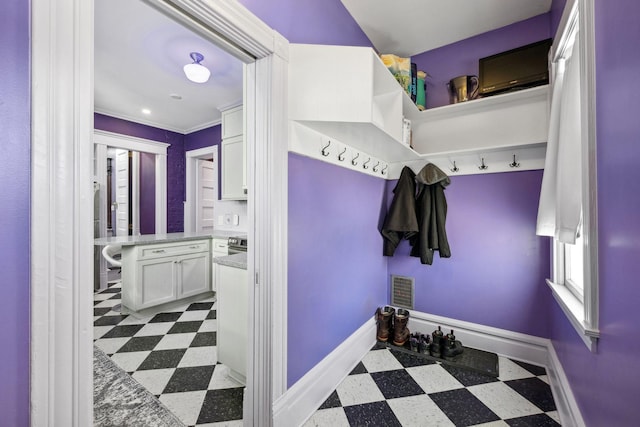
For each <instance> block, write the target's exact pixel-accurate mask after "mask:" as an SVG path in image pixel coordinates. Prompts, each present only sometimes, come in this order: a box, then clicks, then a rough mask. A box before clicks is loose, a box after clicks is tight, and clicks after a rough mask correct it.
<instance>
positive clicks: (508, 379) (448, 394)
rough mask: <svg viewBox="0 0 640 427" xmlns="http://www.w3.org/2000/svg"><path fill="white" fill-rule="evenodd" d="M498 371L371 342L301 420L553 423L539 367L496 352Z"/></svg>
mask: <svg viewBox="0 0 640 427" xmlns="http://www.w3.org/2000/svg"><path fill="white" fill-rule="evenodd" d="M498 361H499V372H500V376H499V377H498V378H495V377H491V376H487V375H484V374H480V373H477V372H475V371H472V370H469V369H464V368H458V367H453V366H449V365H445V364H441V363H439V362H435V361H433V360H427V359H424V358H421V357H419V356H415V355H411V354H406V353H402V352H399V351H393V350H392V349H391V350H390V349H387V348H383V347H381V346H375V347H374V348H373V349H372V350H371V351H370V352H369V353H368V354H367V355H366V356H365V357H364V359H363V360H362V362H361V363H360V364H358V366H356V368H355V369H354V370H353V371H352V372H351V374H350V375H349V376H347V378H345V379H344V381H343V382H342V383H341V384H340V385H339V386H338V388H337V389H336V390H335V391H334V392H333V393H332V394H331V396H329V398H328V399H327V400H326V401H325V402H324V403H323V404H322V406H321V407H320V408H319V409H318V410H317V411H316V412H315V414H314V415H313V416H312V417H311V419H309V421H307V423H306V424H305V427H309V426H331V427H342V426H345V427H346V426H416V427H430V426H443V427H444V426H479V425H482V426H485V427H499V426H503V427H506V426H529V427H542V426H558V425H560V424H559V422H560V420H559V416H558V413H557V411H556V407H555V403H554V401H553V396H552V394H551V388H550V387H549V384H548V378H547V376H546V371H545V369H544V368H542V367H539V366H534V365H530V364H527V363H523V362H518V361H514V360H510V359H507V358H504V357H499V359H498Z"/></svg>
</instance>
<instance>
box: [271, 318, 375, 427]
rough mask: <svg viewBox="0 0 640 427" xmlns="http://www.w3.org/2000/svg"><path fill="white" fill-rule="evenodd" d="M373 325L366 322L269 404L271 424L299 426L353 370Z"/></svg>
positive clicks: (368, 345) (366, 347)
mask: <svg viewBox="0 0 640 427" xmlns="http://www.w3.org/2000/svg"><path fill="white" fill-rule="evenodd" d="M375 336H376V322H375V320H374V319H373V317H372V318H371V319H369V320H367V321H366V322H365V323H364V324H363V325H362V326H361V327H360V328H358V329H357V330H356V331H355V332H354V333H353V334H351V336H349V337H348V338H347V339H346V340H344V341H343V342H342V343H341V344H340V345H339V346H338V347H336V348H335V349H334V350H333V351H332V352H331V353H329V354H328V355H327V356H326V357H325V358H324V359H322V360H321V361H320V362H319V363H318V364H317V365H316V366H314V367H313V368H312V369H311V370H310V371H309V372H307V373H306V374H305V375H304V376H303V377H302V378H300V379H299V380H298V381H297V382H296V383H295V384H294V385H292V386H291V387H290V388H289V390H287V392H286V393H285V394H284V395H282V397H280V399H278V400H277V401H276V402H275V403H274V405H273V420H274V422H273V424H274V425H276V426H278V427H296V426H301V425H303V424H304V423H305V421H307V420H308V419H309V417H311V416H312V415H313V413H314V412H315V411H316V410H317V409H318V407H319V406H320V405H322V403H323V402H324V401H325V400H326V399H327V398H328V397H329V395H330V394H331V393H332V392H333V390H335V389H336V387H338V385H339V384H340V383H341V382H342V380H344V379H345V378H346V377H347V375H349V373H350V372H351V371H352V370H353V368H355V367H356V365H357V364H358V363H359V362H360V361H361V360H362V358H363V357H364V356H365V355H366V354H367V353H368V352H369V351H370V350H371V348H372V347H373V345H374V344H375V342H376V339H375Z"/></svg>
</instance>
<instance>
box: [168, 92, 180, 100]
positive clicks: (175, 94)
mask: <svg viewBox="0 0 640 427" xmlns="http://www.w3.org/2000/svg"><path fill="white" fill-rule="evenodd" d="M169 97H170V98H173V99H178V100H180V99H182V95H178V94H177V93H172V94H171V95H169Z"/></svg>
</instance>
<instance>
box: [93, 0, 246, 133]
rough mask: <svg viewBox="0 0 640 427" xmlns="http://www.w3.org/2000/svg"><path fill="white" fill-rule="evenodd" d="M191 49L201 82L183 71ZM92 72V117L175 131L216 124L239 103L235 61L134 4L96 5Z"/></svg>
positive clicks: (109, 1)
mask: <svg viewBox="0 0 640 427" xmlns="http://www.w3.org/2000/svg"><path fill="white" fill-rule="evenodd" d="M193 51H197V52H200V53H202V54H203V55H204V60H203V61H202V64H203V65H205V66H206V67H207V68H209V69H210V70H211V77H210V79H209V81H208V82H206V83H202V84H198V83H193V82H190V81H189V80H187V78H186V77H185V75H184V72H183V71H182V67H183V66H184V65H185V64H187V63H190V62H191V59H190V58H189V53H190V52H193ZM94 66H95V101H94V105H95V111H96V112H99V113H103V114H107V115H110V116H114V117H118V118H123V119H127V120H131V121H134V122H137V123H143V124H148V125H151V126H156V127H160V128H163V129H167V130H172V131H176V132H180V133H185V134H186V133H190V132H193V131H195V130H199V129H203V128H205V127H209V126H212V125H213V124H217V123H219V120H220V111H219V110H218V108H220V107H224V106H229V105H232V104H239V103H240V102H241V100H242V62H241V61H240V60H238V59H236V58H235V57H233V56H231V55H229V54H228V53H226V52H224V51H222V50H221V49H219V48H218V47H217V46H215V45H213V44H212V43H210V42H208V41H206V40H204V39H203V38H201V37H200V36H198V35H196V34H195V33H192V32H190V31H189V30H187V29H185V28H184V27H182V26H181V25H179V24H177V23H175V22H174V21H172V20H170V19H169V18H167V17H165V16H164V15H162V14H161V13H159V12H157V11H156V10H154V9H152V8H151V7H149V6H147V5H146V4H144V3H142V1H140V0H96V1H95V65H94ZM172 94H177V95H179V96H181V97H182V99H181V100H176V99H173V98H171V96H170V95H172ZM143 108H148V109H149V110H151V114H149V115H145V114H143V113H142V109H143Z"/></svg>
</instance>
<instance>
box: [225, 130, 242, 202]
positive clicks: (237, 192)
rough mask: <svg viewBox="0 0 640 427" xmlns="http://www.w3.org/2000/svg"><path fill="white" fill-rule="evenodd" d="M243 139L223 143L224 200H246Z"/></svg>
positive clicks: (231, 139) (233, 139)
mask: <svg viewBox="0 0 640 427" xmlns="http://www.w3.org/2000/svg"><path fill="white" fill-rule="evenodd" d="M242 139H243V137H242V136H237V137H233V138H229V139H225V140H223V141H222V198H223V199H226V200H246V198H247V196H246V194H244V190H243V188H242V181H243V174H244V154H243V151H244V150H243V142H242Z"/></svg>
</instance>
